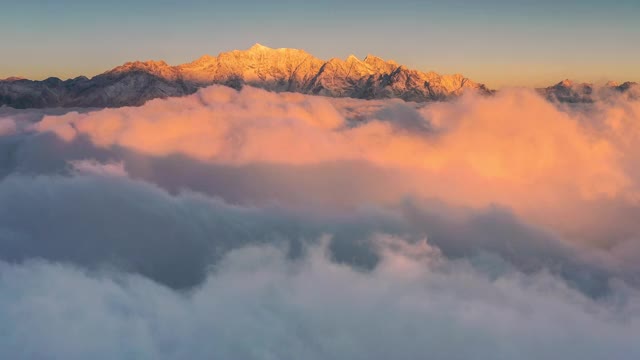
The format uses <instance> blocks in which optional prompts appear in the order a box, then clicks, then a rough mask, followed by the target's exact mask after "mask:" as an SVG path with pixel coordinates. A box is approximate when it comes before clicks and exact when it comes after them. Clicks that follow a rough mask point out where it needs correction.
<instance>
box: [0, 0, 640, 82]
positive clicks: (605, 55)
mask: <svg viewBox="0 0 640 360" xmlns="http://www.w3.org/2000/svg"><path fill="white" fill-rule="evenodd" d="M0 5H1V9H2V11H0V33H2V36H0V49H2V56H0V78H2V77H8V76H12V75H17V76H24V77H29V78H44V77H46V76H49V75H52V76H58V77H62V78H67V77H73V76H77V75H81V74H83V75H95V74H97V73H99V72H102V71H104V70H106V69H109V68H112V67H114V66H116V65H119V64H121V63H123V62H125V61H129V60H146V59H163V60H165V61H167V62H169V63H171V64H178V63H183V62H187V61H191V60H193V59H195V58H197V57H199V56H201V55H203V54H205V53H208V54H212V55H215V54H217V53H218V52H221V51H227V50H232V49H243V48H248V47H249V46H251V45H252V44H253V43H256V42H259V43H262V44H264V45H267V46H271V47H296V48H303V49H305V50H307V51H309V52H310V53H312V54H314V55H316V56H318V57H320V58H324V59H328V58H331V57H343V58H344V57H346V56H347V55H349V54H355V55H356V56H358V57H360V58H362V57H364V56H365V55H366V54H368V53H371V54H375V55H378V56H381V57H383V58H388V59H394V60H396V61H398V62H400V63H403V64H406V65H408V66H410V67H413V68H417V69H420V70H434V71H437V72H441V73H454V72H459V73H463V74H465V75H467V76H469V77H471V78H473V79H474V80H476V81H479V82H484V83H487V84H488V85H490V86H492V87H501V86H505V85H507V86H509V85H525V86H530V85H535V86H538V85H545V84H548V83H550V82H555V81H559V80H561V79H563V78H567V77H568V78H573V79H575V80H579V81H591V82H603V81H606V80H617V81H623V80H635V81H640V46H639V45H638V44H640V21H639V19H640V1H638V0H618V1H615V3H610V2H607V1H595V0H583V1H575V0H568V1H560V0H556V1H549V0H540V1H524V0H517V1H504V0H490V1H481V0H476V1H471V0H458V1H456V0H453V1H428V0H426V1H425V0H423V1H416V0H395V1H360V0H356V1H349V2H346V1H336V0H328V1H314V2H298V1H282V0H275V1H258V0H252V1H224V2H222V1H203V0H183V1H180V2H178V1H166V0H156V1H150V0H140V1H135V0H129V1H122V0H112V1H86V0H85V1H81V0H56V1H53V0H48V1H43V0H21V1H9V0H0Z"/></svg>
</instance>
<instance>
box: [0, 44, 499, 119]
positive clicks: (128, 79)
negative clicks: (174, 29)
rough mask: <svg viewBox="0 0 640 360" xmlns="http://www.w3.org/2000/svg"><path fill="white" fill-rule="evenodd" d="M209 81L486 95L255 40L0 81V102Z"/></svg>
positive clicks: (315, 90)
mask: <svg viewBox="0 0 640 360" xmlns="http://www.w3.org/2000/svg"><path fill="white" fill-rule="evenodd" d="M212 84H220V85H226V86H230V87H233V88H236V89H239V88H241V87H242V86H244V85H250V86H254V87H258V88H263V89H267V90H271V91H278V92H281V91H289V92H299V93H304V94H314V95H324V96H332V97H352V98H359V99H382V98H400V99H403V100H407V101H417V102H423V101H433V100H444V99H447V98H450V97H452V96H456V95H459V94H461V93H462V92H464V91H466V90H473V91H479V92H481V93H485V94H489V93H491V90H489V89H487V88H486V87H485V86H484V85H482V84H478V83H475V82H473V81H471V80H470V79H468V78H465V77H464V76H462V75H459V74H455V75H439V74H436V73H434V72H421V71H418V70H412V69H409V68H407V67H405V66H403V65H399V64H397V63H395V62H393V61H385V60H383V59H380V58H378V57H376V56H372V55H368V56H367V57H365V58H364V59H363V60H360V59H358V58H356V57H355V56H353V55H351V56H349V57H348V58H347V59H346V60H342V59H338V58H333V59H330V60H328V61H324V60H321V59H318V58H316V57H314V56H312V55H311V54H309V53H307V52H305V51H304V50H298V49H287V48H282V49H272V48H269V47H266V46H263V45H260V44H256V45H254V46H252V47H251V48H249V49H247V50H234V51H230V52H223V53H220V54H219V55H218V56H217V57H214V56H209V55H205V56H202V57H201V58H199V59H197V60H195V61H193V62H191V63H187V64H182V65H178V66H170V65H168V64H167V63H165V62H164V61H144V62H141V61H135V62H128V63H126V64H124V65H122V66H119V67H116V68H114V69H112V70H109V71H107V72H105V73H102V74H100V75H97V76H95V77H93V78H90V79H89V78H87V77H84V76H80V77H77V78H74V79H68V80H61V79H58V78H55V77H52V78H48V79H46V80H42V81H32V80H27V79H20V78H10V79H5V80H0V106H1V105H7V106H11V107H15V108H44V107H120V106H135V105H141V104H143V103H144V102H146V101H147V100H150V99H154V98H164V97H171V96H182V95H187V94H191V93H193V92H195V91H197V89H198V88H201V87H205V86H209V85H212Z"/></svg>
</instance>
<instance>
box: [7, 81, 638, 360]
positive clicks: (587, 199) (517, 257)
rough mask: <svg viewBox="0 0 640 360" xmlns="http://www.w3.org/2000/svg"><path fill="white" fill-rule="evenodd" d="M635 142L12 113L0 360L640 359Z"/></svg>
mask: <svg viewBox="0 0 640 360" xmlns="http://www.w3.org/2000/svg"><path fill="white" fill-rule="evenodd" d="M638 124H640V102H639V101H637V100H633V99H629V98H625V97H622V96H620V97H616V96H614V95H611V96H607V97H603V98H602V99H599V100H598V101H596V102H595V103H593V104H581V105H571V106H568V105H562V104H554V103H551V102H548V101H546V100H544V99H543V98H541V97H540V96H539V95H537V94H536V93H534V92H532V91H528V90H522V89H513V90H506V91H502V92H500V93H499V94H497V95H496V96H493V97H481V96H474V95H472V94H469V95H465V96H463V97H461V98H460V99H458V100H456V101H454V102H444V103H433V104H427V105H425V104H415V103H405V102H402V101H398V100H376V101H363V100H354V99H328V98H322V97H313V96H305V95H300V94H289V93H281V94H276V93H269V92H266V91H262V90H258V89H253V88H249V87H247V88H244V89H243V90H241V91H239V92H238V91H235V90H233V89H229V88H225V87H218V86H213V87H210V88H206V89H203V90H201V91H199V92H198V93H196V94H194V95H192V96H188V97H183V98H170V99H165V100H153V101H150V102H148V103H147V104H146V105H144V106H141V107H131V108H119V109H103V110H101V109H76V110H73V111H63V110H44V111H17V110H11V109H6V108H3V109H0V204H2V205H1V206H0V309H1V310H0V320H1V321H2V323H3V324H10V326H8V327H5V329H4V330H2V336H0V353H1V354H2V355H3V357H9V358H16V357H18V358H42V357H48V356H49V355H52V354H53V355H54V356H53V357H54V358H87V357H89V356H91V357H95V358H176V359H177V358H211V357H216V358H222V359H238V358H243V359H273V358H278V359H289V358H290V359H294V358H311V359H313V358H318V359H320V358H328V357H331V358H345V359H346V358H349V359H353V358H363V359H364V358H373V359H375V358H380V359H382V358H390V357H393V358H406V359H414V358H417V357H424V356H425V354H429V357H430V358H434V359H451V358H454V359H455V358H459V359H464V358H468V357H470V356H473V357H474V358H481V359H482V358H487V359H496V358H498V359H501V358H503V359H514V358H522V359H527V358H530V357H531V358H533V357H534V356H535V357H536V358H539V357H545V358H552V359H555V358H557V359H566V358H585V359H603V358H612V357H613V358H620V359H626V358H629V359H634V358H636V357H637V356H638V353H640V347H639V346H638V345H637V341H634V340H636V339H635V337H634V334H637V333H638V330H640V329H639V327H640V325H639V324H640V323H639V321H640V313H639V312H638V310H639V309H640V306H639V304H640V301H639V299H640V297H639V296H638V295H639V294H638V291H639V289H640V266H638V264H637V261H636V259H637V258H638V256H640V239H639V238H638V235H639V234H640V226H639V225H638V224H637V221H636V220H635V219H637V216H638V215H640V211H639V210H640V205H639V203H638V201H639V200H640V197H639V193H638V185H639V184H640V182H639V179H640V172H638V170H637V166H636V165H637V163H638V160H639V159H640V152H639V151H638V150H637V149H636V147H635V146H634V145H635V144H636V143H637V142H638V141H637V140H639V139H638V137H639V135H640V127H639V126H640V125H638ZM61 328H64V329H68V331H60V329H61Z"/></svg>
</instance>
